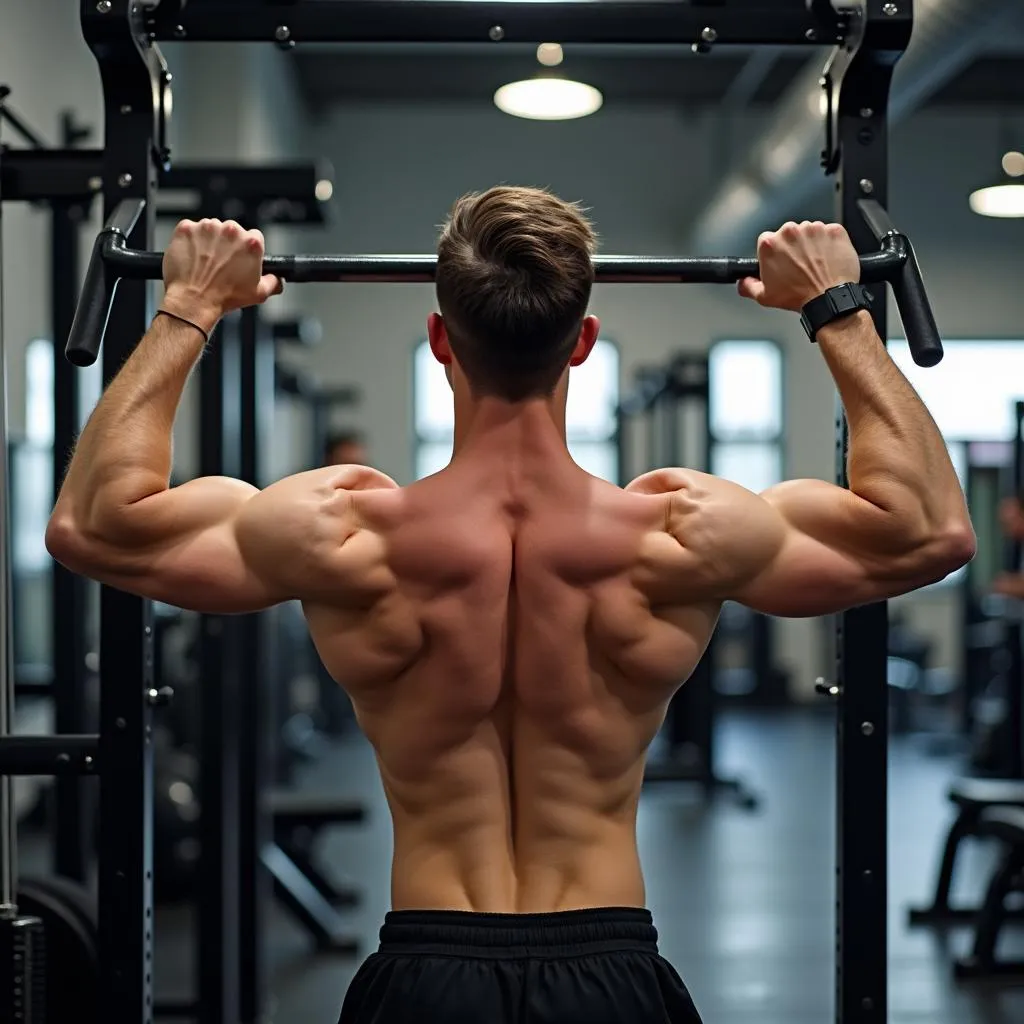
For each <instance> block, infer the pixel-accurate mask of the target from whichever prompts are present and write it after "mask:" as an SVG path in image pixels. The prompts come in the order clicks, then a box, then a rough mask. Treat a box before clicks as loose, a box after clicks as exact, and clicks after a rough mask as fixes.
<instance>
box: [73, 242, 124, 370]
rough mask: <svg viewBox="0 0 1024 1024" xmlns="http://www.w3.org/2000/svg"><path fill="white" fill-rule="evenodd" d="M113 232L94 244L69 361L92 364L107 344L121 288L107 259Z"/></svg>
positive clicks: (78, 364) (76, 315)
mask: <svg viewBox="0 0 1024 1024" xmlns="http://www.w3.org/2000/svg"><path fill="white" fill-rule="evenodd" d="M113 234H114V232H112V231H101V232H100V233H99V234H98V235H97V236H96V241H95V242H94V243H93V247H92V255H91V256H90V257H89V266H88V269H87V270H86V272H85V281H84V283H83V284H82V291H81V294H80V297H79V301H78V308H77V309H76V310H75V319H74V321H73V322H72V324H71V333H70V335H68V344H67V348H66V349H65V355H66V356H67V358H68V361H69V362H71V363H74V364H75V366H92V364H93V363H95V362H96V357H97V356H98V355H99V351H100V346H101V345H102V344H103V335H104V333H105V332H106V329H107V321H108V320H109V319H110V309H111V306H112V305H113V303H114V293H115V292H116V290H117V279H116V278H114V277H112V275H111V274H110V273H109V272H108V270H107V266H106V261H105V260H104V248H105V246H106V245H107V242H108V240H109V239H110V238H111V237H112V236H113Z"/></svg>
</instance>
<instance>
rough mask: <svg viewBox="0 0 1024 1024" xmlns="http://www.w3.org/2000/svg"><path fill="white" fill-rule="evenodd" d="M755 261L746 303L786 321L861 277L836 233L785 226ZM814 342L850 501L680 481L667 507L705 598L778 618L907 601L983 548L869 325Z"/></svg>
mask: <svg viewBox="0 0 1024 1024" xmlns="http://www.w3.org/2000/svg"><path fill="white" fill-rule="evenodd" d="M758 257H759V260H760V266H761V274H762V279H761V280H751V279H748V280H746V281H744V282H741V284H740V291H741V293H742V294H744V295H746V296H748V297H750V298H753V299H755V300H757V301H758V302H760V303H761V304H762V305H764V306H773V307H776V308H779V309H788V310H793V311H799V310H800V309H801V308H802V307H803V306H804V305H805V304H806V303H807V302H809V301H810V300H811V299H814V298H816V297H817V296H819V295H821V294H823V293H824V292H825V291H827V290H828V289H829V288H831V287H833V286H835V285H838V284H844V283H847V282H851V281H857V280H858V275H859V272H860V267H859V263H858V260H857V254H856V252H855V250H854V248H853V246H852V244H851V243H850V240H849V238H848V237H847V235H846V232H845V231H844V230H843V228H842V227H840V226H839V225H828V226H826V225H824V224H820V223H819V224H809V223H804V224H801V225H797V224H788V225H786V226H785V227H783V228H782V229H781V230H780V231H779V232H776V233H769V234H765V235H762V236H761V239H760V241H759V245H758ZM817 342H818V347H819V348H820V350H821V353H822V355H823V356H824V357H825V361H826V362H827V363H828V367H829V369H830V371H831V372H832V376H833V377H834V379H835V382H836V385H837V387H838V389H839V393H840V397H841V398H842V401H843V405H844V407H845V410H846V417H847V420H848V423H849V428H850V440H849V450H848V452H847V476H848V479H849V484H850V487H849V490H846V489H843V488H840V487H836V486H834V485H832V484H828V483H824V482H823V481H820V480H796V481H791V482H788V483H785V484H782V485H780V486H778V487H774V488H772V489H770V490H769V491H766V492H765V493H764V494H762V495H754V494H751V493H750V492H749V491H746V490H744V489H743V488H740V487H737V486H736V485H734V484H729V483H726V482H725V481H720V480H714V479H713V478H710V477H703V476H702V475H701V474H684V476H683V477H681V478H680V480H679V484H680V486H679V488H678V489H675V488H674V490H676V493H675V494H673V496H672V498H671V509H672V514H671V515H670V522H669V527H670V532H671V533H673V534H674V535H675V537H676V539H677V540H678V542H679V545H680V548H681V550H683V551H685V552H686V555H685V558H686V559H687V560H688V561H689V562H690V563H691V571H692V572H694V573H695V574H696V575H695V578H696V579H699V580H700V581H701V582H700V587H701V589H702V591H703V592H704V593H706V594H708V596H714V597H716V598H721V599H733V600H736V601H740V602H742V603H744V604H747V605H749V606H751V607H753V608H756V609H758V610H759V611H763V612H767V613H769V614H773V615H786V616H808V615H822V614H826V613H830V612H836V611H839V610H841V609H844V608H850V607H854V606H856V605H861V604H869V603H871V602H873V601H879V600H882V599H884V598H888V597H893V596H895V595H897V594H902V593H907V592H909V591H911V590H916V589H917V588H919V587H922V586H924V585H926V584H928V583H931V582H934V581H936V580H939V579H942V578H943V577H944V576H946V575H948V574H949V573H950V572H952V571H953V570H955V569H957V568H959V567H960V566H962V565H964V564H965V563H966V562H968V561H970V559H971V558H972V557H973V555H974V550H975V538H974V531H973V529H972V526H971V522H970V518H969V516H968V512H967V506H966V503H965V501H964V496H963V492H962V490H961V488H960V483H959V481H958V479H957V476H956V472H955V470H954V469H953V465H952V463H951V462H950V459H949V453H948V450H947V448H946V444H945V442H944V441H943V439H942V436H941V434H940V433H939V431H938V428H937V427H936V426H935V423H934V421H933V420H932V418H931V416H930V415H929V413H928V410H927V409H926V408H925V406H924V404H923V403H922V402H921V400H920V398H919V397H918V396H917V394H916V392H915V391H914V389H913V388H912V387H911V385H910V384H909V382H908V381H907V380H906V378H905V377H904V376H903V374H902V373H901V372H900V371H899V369H898V368H897V366H896V364H895V363H893V361H892V359H891V358H890V357H889V355H888V353H887V352H886V350H885V346H884V345H883V344H882V342H881V340H880V339H879V337H878V335H877V333H876V332H875V329H874V324H873V321H872V320H871V317H870V316H869V315H868V314H867V313H866V312H859V313H856V314H854V315H852V316H849V317H846V318H845V319H841V320H838V321H835V322H834V323H832V324H831V325H829V326H827V327H825V328H823V329H822V330H820V331H819V332H818V336H817ZM662 489H664V490H668V489H669V488H668V486H667V482H666V485H663V487H662Z"/></svg>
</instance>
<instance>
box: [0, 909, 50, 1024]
mask: <svg viewBox="0 0 1024 1024" xmlns="http://www.w3.org/2000/svg"><path fill="white" fill-rule="evenodd" d="M43 942H44V935H43V922H42V921H40V920H39V918H38V917H27V916H25V915H18V916H7V917H0V1024H46V1002H45V999H46V972H45V964H44V958H45V951H44V949H43Z"/></svg>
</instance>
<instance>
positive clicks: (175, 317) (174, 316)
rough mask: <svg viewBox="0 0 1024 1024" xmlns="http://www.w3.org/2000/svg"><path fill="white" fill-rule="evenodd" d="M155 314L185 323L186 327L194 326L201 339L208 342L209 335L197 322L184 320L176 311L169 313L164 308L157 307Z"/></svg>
mask: <svg viewBox="0 0 1024 1024" xmlns="http://www.w3.org/2000/svg"><path fill="white" fill-rule="evenodd" d="M156 315H157V316H169V317H170V318H171V319H172V320H177V321H178V322H179V323H182V324H185V325H186V326H188V327H194V328H195V329H196V330H197V331H198V332H199V333H200V334H201V335H202V336H203V341H205V342H206V344H207V345H209V344H210V335H209V334H207V333H206V331H204V330H203V329H202V327H200V326H199V324H196V323H193V322H192V321H191V320H186V319H185V318H184V317H183V316H178V314H177V313H171V312H170V311H169V310H166V309H158V310H157V311H156Z"/></svg>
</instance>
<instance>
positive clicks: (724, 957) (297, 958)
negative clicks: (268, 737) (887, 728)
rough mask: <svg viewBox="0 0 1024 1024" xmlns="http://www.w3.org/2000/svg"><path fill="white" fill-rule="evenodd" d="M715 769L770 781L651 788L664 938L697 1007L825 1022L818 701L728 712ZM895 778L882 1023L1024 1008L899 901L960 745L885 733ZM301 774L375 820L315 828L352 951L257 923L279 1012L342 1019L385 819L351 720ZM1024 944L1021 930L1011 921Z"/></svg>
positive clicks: (928, 866) (172, 960)
mask: <svg viewBox="0 0 1024 1024" xmlns="http://www.w3.org/2000/svg"><path fill="white" fill-rule="evenodd" d="M719 735H720V750H721V755H720V758H719V761H720V764H721V766H722V769H723V772H724V773H726V774H737V775H740V776H742V777H743V778H744V780H745V781H747V782H748V783H749V784H751V785H752V787H753V788H754V789H755V790H756V791H757V792H758V793H759V794H760V795H761V796H762V797H763V805H762V808H761V810H759V811H756V812H753V813H750V812H747V811H745V810H742V809H740V808H739V807H738V806H737V805H736V804H735V803H734V802H733V801H731V800H730V798H729V796H728V795H722V796H721V797H720V798H719V799H718V800H717V801H716V802H714V803H713V804H711V805H710V806H708V807H705V806H703V805H702V804H701V803H700V801H699V800H698V799H697V798H696V796H695V795H694V794H692V792H690V791H688V790H687V789H681V788H678V787H673V786H671V785H666V786H662V787H660V788H653V789H650V790H648V791H645V794H644V797H643V800H642V802H641V806H640V816H639V825H638V829H639V836H640V849H641V854H642V856H643V861H644V866H645V869H646V874H647V882H648V899H649V905H650V906H651V907H652V908H653V910H654V914H655V921H656V923H657V925H658V929H659V931H660V934H661V949H662V952H663V954H664V955H665V956H666V957H668V959H669V960H671V961H672V962H673V963H674V964H675V966H676V967H677V968H678V970H679V972H680V973H681V974H682V976H683V978H684V979H685V980H686V982H687V984H688V986H689V987H690V990H691V992H692V994H693V997H694V1000H695V1001H696V1003H697V1005H698V1007H699V1008H700V1010H701V1013H702V1015H703V1017H704V1020H705V1021H706V1022H707V1024H826V1022H828V1021H831V1020H833V1017H834V1012H833V936H834V925H833V907H834V902H833V901H834V894H833V878H834V875H833V845H834V828H835V822H834V814H833V808H834V794H833V788H834V758H833V733H832V723H831V719H830V718H829V717H828V716H827V715H818V714H813V713H800V712H793V711H787V712H784V713H747V712H743V713H737V714H731V715H728V716H724V720H723V722H722V725H721V727H720V734H719ZM890 763H891V775H890V778H891V782H890V794H891V798H890V812H889V820H890V839H889V851H890V856H889V871H890V875H889V884H890V924H889V935H890V950H889V962H890V970H889V979H890V980H889V1000H890V1010H889V1024H918V1022H920V1024H923V1022H925V1021H927V1022H928V1024H1011V1022H1020V1021H1024V979H1018V980H1017V983H1016V986H1015V985H1014V983H1013V982H1011V981H1007V980H1006V979H1003V980H1000V981H998V982H972V983H969V984H967V983H959V984H958V983H955V982H954V981H953V980H952V977H951V971H950V968H949V961H950V959H951V957H952V956H954V955H958V954H960V953H962V952H963V951H965V949H966V946H967V943H968V940H969V934H970V933H969V932H968V931H965V930H956V931H952V932H950V933H949V935H948V936H947V937H946V938H945V939H944V938H943V937H942V936H941V934H936V933H934V932H931V931H929V930H915V931H913V932H911V931H909V930H908V929H907V928H906V927H905V924H904V920H905V907H906V905H907V903H908V902H920V901H923V900H924V899H925V898H926V897H927V895H928V892H929V887H930V885H931V883H932V878H933V873H934V868H935V862H936V857H937V855H938V849H939V842H940V837H941V836H942V835H944V830H945V828H946V826H947V824H948V821H949V807H948V805H947V803H946V801H945V796H944V792H945V787H946V785H947V784H948V782H949V779H950V778H951V776H952V775H953V774H955V772H956V766H955V763H954V762H951V761H948V760H943V759H940V758H936V757H933V756H929V755H928V754H927V753H926V752H925V751H924V748H923V746H922V744H921V742H920V740H914V739H909V740H901V739H899V738H894V740H893V742H892V746H891V757H890ZM306 783H307V784H308V786H309V787H310V788H312V789H318V790H322V789H324V788H328V787H331V788H336V789H337V790H339V791H341V794H342V795H344V796H351V797H354V798H358V799H362V800H365V801H366V802H367V803H368V805H369V806H370V808H371V817H370V820H369V823H368V824H367V825H364V826H360V827H358V828H353V829H344V828H341V829H337V830H335V831H334V832H332V833H330V834H329V836H328V837H325V840H324V842H323V848H322V850H321V857H322V862H323V863H324V864H325V865H327V864H330V865H336V866H337V868H338V869H339V870H340V871H342V872H344V875H345V876H346V877H348V878H350V879H352V880H355V881H356V882H357V883H358V885H359V887H360V888H361V889H362V891H363V893H364V898H363V902H362V904H361V905H360V906H359V907H358V908H357V909H356V910H354V911H352V912H349V913H348V914H347V920H349V921H350V922H351V928H352V932H353V934H354V935H355V936H356V937H357V938H358V939H359V940H360V942H361V947H362V948H361V954H360V957H359V958H344V957H335V956H315V955H312V954H311V953H310V952H309V944H308V939H307V937H306V936H305V935H304V934H303V933H302V932H301V931H300V930H299V929H298V928H297V927H296V926H295V925H294V924H293V923H292V922H291V920H290V919H288V918H287V917H286V916H285V914H284V913H283V912H282V911H281V910H280V909H279V908H278V907H277V906H276V905H275V907H274V909H273V911H272V912H271V920H270V922H269V927H268V929H267V934H268V942H269V949H268V957H269V960H270V965H271V978H270V980H269V986H270V996H271V997H270V1000H269V1006H268V1009H269V1010H270V1012H271V1016H272V1018H273V1019H274V1020H276V1021H281V1022H284V1021H299V1020H301V1021H305V1022H309V1024H318V1022H319V1024H335V1022H336V1020H337V1016H338V1011H339V1008H340V1005H341V1000H342V997H343V995H344V992H345V989H346V987H347V985H348V983H349V981H350V979H351V977H352V975H353V973H354V971H355V970H356V968H357V967H358V964H359V962H360V961H361V959H362V956H363V955H365V954H366V953H368V952H370V951H371V950H372V949H373V948H374V947H375V943H376V934H377V929H378V928H379V926H380V923H381V920H382V918H383V916H384V913H385V912H386V911H387V909H388V855H389V854H390V836H389V831H388V823H387V812H386V808H385V806H384V801H383V795H382V793H381V790H380V787H379V785H378V784H377V783H376V781H375V769H374V765H373V757H372V754H371V752H370V750H369V748H368V747H367V745H366V744H365V742H364V741H363V740H362V739H361V737H358V736H353V737H352V738H351V739H348V740H345V741H344V742H341V743H339V744H338V746H337V747H336V749H334V750H333V751H332V753H331V754H330V755H329V756H328V757H327V758H326V759H325V760H323V761H322V762H320V763H319V764H318V765H317V766H316V767H315V769H313V770H312V771H311V772H310V773H309V777H308V778H307V779H306ZM989 863H990V861H989V859H988V852H987V851H986V850H985V849H984V848H983V847H974V848H972V849H971V850H969V851H966V854H965V856H964V858H963V862H962V865H963V869H962V871H961V873H960V875H959V876H958V878H959V882H960V885H959V887H958V892H960V893H962V894H963V896H964V897H965V898H968V897H970V896H977V895H979V894H980V892H981V890H982V887H983V885H984V880H985V877H986V874H987V867H988V864H989ZM157 942H158V949H157V957H156V963H157V966H158V970H157V977H156V981H157V994H158V996H160V997H171V996H174V995H183V994H185V991H186V990H185V989H184V986H187V985H188V984H189V975H190V974H191V969H190V968H191V964H190V960H191V951H190V945H191V932H190V930H189V927H188V915H187V912H186V911H183V910H180V909H173V908H172V909H169V910H165V911H161V913H160V914H159V915H158V919H157ZM1003 949H1004V950H1005V951H1006V952H1007V953H1010V952H1014V951H1016V952H1018V953H1022V952H1024V929H1022V930H1021V931H1020V932H1018V933H1016V934H1013V933H1011V934H1008V935H1006V936H1005V937H1004V945H1003Z"/></svg>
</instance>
